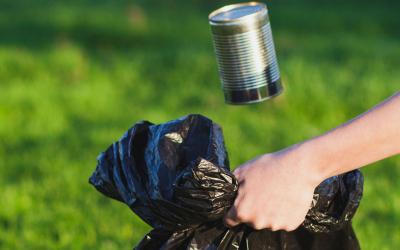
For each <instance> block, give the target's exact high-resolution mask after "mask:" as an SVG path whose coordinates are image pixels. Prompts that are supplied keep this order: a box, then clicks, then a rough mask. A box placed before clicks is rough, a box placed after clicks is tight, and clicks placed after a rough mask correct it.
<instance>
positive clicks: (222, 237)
mask: <svg viewBox="0 0 400 250" xmlns="http://www.w3.org/2000/svg"><path fill="white" fill-rule="evenodd" d="M89 181H90V183H91V184H92V185H94V186H95V187H96V189H97V190H99V191H100V192H101V193H103V194H104V195H106V196H108V197H111V198H113V199H116V200H119V201H121V202H124V203H125V204H127V205H128V206H129V207H130V209H131V210H132V211H133V212H134V213H136V214H137V215H138V216H139V217H140V218H142V219H143V220H144V221H145V222H146V223H148V224H149V225H151V226H152V227H153V230H152V231H150V232H149V233H148V234H147V235H145V236H144V238H143V239H142V240H141V241H140V242H139V244H138V245H137V246H136V247H135V248H134V249H137V250H154V249H191V250H197V249H208V250H211V249H219V250H233V249H235V250H236V249H245V250H247V249H252V250H261V249H288V250H295V249H321V250H322V249H324V250H329V249H332V250H338V249H359V244H358V241H357V238H356V236H355V234H354V232H353V229H352V226H351V221H350V220H351V218H352V217H353V215H354V213H355V212H356V210H357V207H358V205H359V202H360V200H361V196H362V189H363V177H362V175H361V173H360V172H359V171H358V170H356V171H352V172H349V173H346V174H343V175H339V176H335V177H332V178H329V179H327V180H325V181H324V182H323V183H321V184H320V185H319V186H318V187H317V188H316V189H315V193H314V200H313V204H312V208H311V209H310V210H309V212H308V214H307V216H306V219H305V221H304V223H303V224H302V226H300V227H299V228H298V229H297V230H295V231H293V232H285V231H277V232H273V231H270V230H268V229H264V230H254V229H252V228H250V227H249V226H247V225H244V224H242V225H238V226H236V227H234V228H227V227H226V226H224V224H223V220H222V218H223V216H224V214H225V213H226V212H227V211H228V209H229V208H230V207H231V206H232V204H233V202H234V199H235V196H236V192H237V189H238V182H237V180H236V179H235V177H234V175H233V174H232V173H231V172H230V170H229V160H228V155H227V152H226V149H225V145H224V139H223V135H222V131H221V128H220V127H219V126H218V125H217V124H215V123H213V122H212V121H211V120H210V119H208V118H206V117H204V116H201V115H188V116H185V117H183V118H180V119H177V120H174V121H170V122H167V123H164V124H160V125H154V124H152V123H150V122H147V121H142V122H139V123H137V124H136V125H134V126H133V127H132V128H131V129H129V130H128V131H127V132H126V133H125V134H124V135H123V136H122V138H121V139H120V140H119V141H118V142H115V143H114V144H112V145H111V146H110V147H109V148H108V149H107V150H106V151H105V152H103V153H101V154H100V155H99V157H98V165H97V168H96V170H95V172H94V173H93V175H92V176H91V177H90V179H89Z"/></svg>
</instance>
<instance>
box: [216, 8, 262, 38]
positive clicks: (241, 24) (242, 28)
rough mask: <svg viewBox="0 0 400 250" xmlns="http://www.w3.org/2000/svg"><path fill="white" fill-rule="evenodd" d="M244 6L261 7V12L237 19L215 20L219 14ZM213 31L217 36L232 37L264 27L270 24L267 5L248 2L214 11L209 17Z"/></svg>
mask: <svg viewBox="0 0 400 250" xmlns="http://www.w3.org/2000/svg"><path fill="white" fill-rule="evenodd" d="M242 6H260V7H261V10H259V11H257V12H254V13H251V14H248V15H244V16H241V17H239V18H235V19H227V20H213V17H215V16H217V15H218V14H221V13H224V12H227V11H230V10H233V9H236V8H238V7H242ZM208 20H209V23H210V25H211V30H212V32H213V33H214V34H215V35H218V34H220V35H230V34H238V33H243V32H247V31H250V30H253V29H257V28H259V27H260V26H264V25H265V24H266V23H268V22H269V18H268V9H267V5H266V4H264V3H260V2H247V3H237V4H230V5H226V6H224V7H221V8H219V9H216V10H214V11H213V12H211V13H210V14H209V15H208Z"/></svg>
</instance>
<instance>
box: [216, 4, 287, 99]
mask: <svg viewBox="0 0 400 250" xmlns="http://www.w3.org/2000/svg"><path fill="white" fill-rule="evenodd" d="M209 22H210V25H211V31H212V34H213V40H214V48H215V53H216V56H217V62H218V68H219V74H220V78H221V83H222V89H223V91H224V96H225V101H226V103H229V104H249V103H255V102H260V101H263V100H266V99H269V98H271V97H273V96H276V95H278V94H279V93H281V91H282V85H281V82H280V73H279V68H278V63H277V60H276V54H275V47H274V43H273V39H272V32H271V27H270V23H269V19H268V11H267V6H266V5H265V4H262V3H257V2H250V3H242V4H233V5H228V6H225V7H222V8H220V9H218V10H216V11H213V12H212V13H211V14H210V15H209Z"/></svg>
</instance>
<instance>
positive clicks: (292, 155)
mask: <svg viewBox="0 0 400 250" xmlns="http://www.w3.org/2000/svg"><path fill="white" fill-rule="evenodd" d="M276 156H277V157H278V158H279V161H280V162H281V163H282V164H281V166H283V167H286V168H287V170H286V171H288V172H290V173H292V174H294V175H296V176H298V177H299V178H303V179H304V180H306V182H307V183H308V184H310V185H312V186H313V187H314V188H315V187H316V186H318V185H319V184H320V183H321V182H322V181H323V180H325V179H326V178H328V177H327V174H326V173H325V172H324V168H322V167H320V166H321V164H322V165H323V164H324V163H323V159H322V158H321V159H319V158H318V157H317V153H316V152H315V148H314V145H312V144H310V143H309V142H307V141H305V142H302V143H298V144H295V145H293V146H291V147H289V148H286V149H283V150H281V151H279V152H276Z"/></svg>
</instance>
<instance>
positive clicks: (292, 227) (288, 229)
mask: <svg viewBox="0 0 400 250" xmlns="http://www.w3.org/2000/svg"><path fill="white" fill-rule="evenodd" d="M296 228H297V227H296V226H293V225H289V226H286V227H285V228H284V230H285V231H287V232H291V231H294V230H296Z"/></svg>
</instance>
